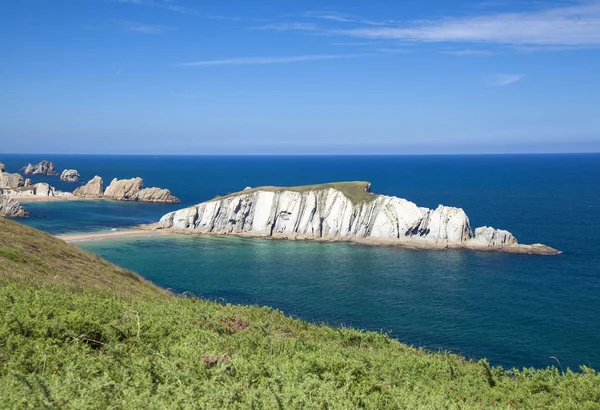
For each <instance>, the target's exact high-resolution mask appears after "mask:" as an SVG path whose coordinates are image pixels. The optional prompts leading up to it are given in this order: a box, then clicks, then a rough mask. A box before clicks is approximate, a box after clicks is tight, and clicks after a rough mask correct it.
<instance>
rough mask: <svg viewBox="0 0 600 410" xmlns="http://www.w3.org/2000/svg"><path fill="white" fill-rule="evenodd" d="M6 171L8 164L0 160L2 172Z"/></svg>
mask: <svg viewBox="0 0 600 410" xmlns="http://www.w3.org/2000/svg"><path fill="white" fill-rule="evenodd" d="M4 171H6V166H5V165H4V164H3V163H2V162H0V172H4Z"/></svg>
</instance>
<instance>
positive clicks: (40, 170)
mask: <svg viewBox="0 0 600 410" xmlns="http://www.w3.org/2000/svg"><path fill="white" fill-rule="evenodd" d="M20 170H21V171H23V173H24V174H25V175H49V176H57V175H58V172H56V170H55V166H54V163H52V162H50V161H46V160H44V161H42V162H40V163H38V164H35V165H33V164H27V166H26V167H23V168H21V169H20Z"/></svg>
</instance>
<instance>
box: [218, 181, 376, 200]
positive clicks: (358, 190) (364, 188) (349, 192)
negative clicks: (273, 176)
mask: <svg viewBox="0 0 600 410" xmlns="http://www.w3.org/2000/svg"><path fill="white" fill-rule="evenodd" d="M370 186H371V184H370V183H369V182H364V181H352V182H332V183H327V184H315V185H302V186H294V187H276V186H262V187H257V188H251V189H247V190H244V191H240V192H234V193H231V194H227V195H225V196H217V197H216V198H214V199H212V201H214V200H217V199H223V198H229V197H231V196H235V195H240V194H248V193H252V192H256V191H271V192H280V191H293V192H306V191H319V190H324V189H330V188H333V189H337V190H338V191H341V192H342V193H343V194H344V195H345V196H346V198H348V199H349V200H350V201H351V202H352V203H353V204H359V203H369V202H371V201H373V200H374V199H375V198H376V197H377V195H375V194H372V193H371V192H369V191H370Z"/></svg>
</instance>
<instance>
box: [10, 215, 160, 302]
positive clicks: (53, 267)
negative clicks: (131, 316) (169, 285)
mask: <svg viewBox="0 0 600 410" xmlns="http://www.w3.org/2000/svg"><path fill="white" fill-rule="evenodd" d="M14 282H17V283H21V284H23V285H28V284H32V285H41V284H44V285H57V286H61V287H63V288H65V289H69V290H78V289H88V290H96V291H104V292H109V293H111V294H116V295H119V296H125V297H130V296H135V295H144V294H146V295H166V292H165V291H163V290H161V289H158V288H157V287H156V286H154V285H152V284H151V283H150V282H148V281H146V280H144V279H142V278H141V277H140V276H139V275H137V274H136V273H133V272H131V271H128V270H126V269H123V268H120V267H118V266H115V265H113V264H112V263H110V262H107V261H105V260H103V259H102V258H100V257H99V256H97V255H94V254H92V253H89V252H85V251H83V250H81V249H79V248H77V247H76V246H73V245H69V244H67V243H65V242H63V241H61V240H58V239H56V238H54V237H53V236H51V235H49V234H46V233H44V232H40V231H38V230H36V229H33V228H30V227H27V226H25V225H21V224H18V223H15V222H12V221H10V220H8V219H5V218H1V217H0V285H3V284H7V283H14Z"/></svg>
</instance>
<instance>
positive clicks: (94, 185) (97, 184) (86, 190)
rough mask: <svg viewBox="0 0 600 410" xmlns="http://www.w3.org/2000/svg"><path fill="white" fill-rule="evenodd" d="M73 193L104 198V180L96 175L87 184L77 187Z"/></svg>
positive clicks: (86, 196) (80, 195)
mask: <svg viewBox="0 0 600 410" xmlns="http://www.w3.org/2000/svg"><path fill="white" fill-rule="evenodd" d="M73 195H75V196H79V197H85V198H102V197H103V196H104V181H103V180H102V178H101V177H99V176H98V175H96V176H95V177H94V178H92V179H91V180H89V181H88V183H87V184H85V185H84V186H80V187H79V188H77V189H75V190H74V191H73Z"/></svg>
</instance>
